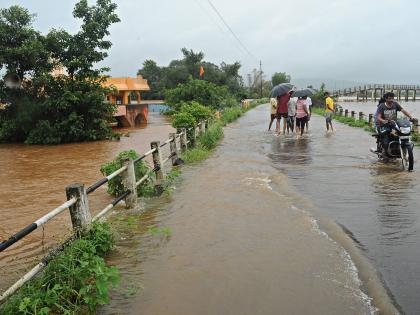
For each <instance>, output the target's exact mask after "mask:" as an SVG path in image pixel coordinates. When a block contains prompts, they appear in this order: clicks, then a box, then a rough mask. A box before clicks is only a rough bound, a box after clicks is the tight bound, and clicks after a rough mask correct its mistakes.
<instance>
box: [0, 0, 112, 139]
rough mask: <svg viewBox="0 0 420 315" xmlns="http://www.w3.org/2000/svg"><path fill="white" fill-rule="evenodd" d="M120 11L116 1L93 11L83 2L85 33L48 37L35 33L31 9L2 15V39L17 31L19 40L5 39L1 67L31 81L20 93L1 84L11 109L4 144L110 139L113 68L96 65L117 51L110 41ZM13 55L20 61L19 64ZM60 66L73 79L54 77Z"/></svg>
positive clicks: (0, 123)
mask: <svg viewBox="0 0 420 315" xmlns="http://www.w3.org/2000/svg"><path fill="white" fill-rule="evenodd" d="M115 9H116V5H115V4H113V3H112V2H111V1H110V0H97V3H96V5H93V6H89V5H88V3H87V1H86V0H81V1H79V2H78V3H77V4H76V6H75V8H74V11H73V15H74V17H75V18H78V19H81V20H82V23H81V27H80V31H79V32H77V33H76V34H74V35H71V34H69V33H68V32H66V31H65V30H52V31H50V32H49V33H48V34H47V35H46V36H43V35H41V34H40V33H39V32H37V31H35V30H34V29H33V27H32V24H31V23H32V20H33V15H31V14H29V12H28V11H27V10H26V9H24V8H21V7H16V6H13V7H11V8H9V9H4V10H1V11H0V36H1V34H5V33H6V32H11V31H13V30H15V34H14V35H13V36H15V38H11V39H7V40H5V39H4V38H3V36H1V37H2V40H3V41H4V42H3V45H2V49H1V50H0V62H1V65H0V67H1V68H6V69H7V71H9V72H16V73H18V75H19V76H21V78H23V79H25V80H24V84H23V88H22V89H19V90H10V89H8V88H6V87H5V85H4V81H3V80H0V93H1V94H0V96H1V97H2V98H4V99H6V100H7V102H8V104H9V105H8V106H7V107H6V109H5V110H1V111H0V141H3V142H5V141H25V142H26V143H43V144H52V143H63V142H74V141H87V140H98V139H104V138H106V137H108V136H109V135H110V133H111V129H110V128H109V127H108V124H107V121H108V120H109V119H111V118H112V113H113V111H114V110H115V107H114V105H111V104H109V103H107V102H105V100H104V93H106V92H107V91H108V90H107V89H105V88H103V87H102V82H103V80H104V79H105V77H104V72H105V71H106V70H107V69H106V68H96V67H95V66H96V64H97V63H98V62H99V61H102V60H103V59H104V58H105V57H106V56H107V50H108V49H109V47H110V46H111V42H109V41H107V40H105V38H106V36H108V35H109V30H108V29H109V26H110V25H111V24H113V23H116V22H118V21H119V19H118V16H117V15H116V14H115V13H114V11H115ZM16 42H17V43H19V45H20V46H16ZM11 51H12V52H13V51H16V55H17V58H18V59H17V61H15V62H14V63H13V59H12V58H11V57H10V52H11ZM58 65H59V66H62V67H63V68H64V69H65V70H66V71H67V73H68V75H62V76H57V77H54V76H52V74H51V70H52V69H53V68H54V66H58Z"/></svg>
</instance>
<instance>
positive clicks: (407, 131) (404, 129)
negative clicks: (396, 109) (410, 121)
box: [400, 127, 411, 134]
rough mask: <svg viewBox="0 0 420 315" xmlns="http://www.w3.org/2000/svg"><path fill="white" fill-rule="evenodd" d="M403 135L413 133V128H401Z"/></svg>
mask: <svg viewBox="0 0 420 315" xmlns="http://www.w3.org/2000/svg"><path fill="white" fill-rule="evenodd" d="M400 130H401V133H404V134H407V133H410V132H411V128H410V127H401V128H400Z"/></svg>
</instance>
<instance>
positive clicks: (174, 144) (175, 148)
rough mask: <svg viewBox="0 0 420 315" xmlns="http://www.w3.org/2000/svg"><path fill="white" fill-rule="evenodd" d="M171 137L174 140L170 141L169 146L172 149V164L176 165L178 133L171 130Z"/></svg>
mask: <svg viewBox="0 0 420 315" xmlns="http://www.w3.org/2000/svg"><path fill="white" fill-rule="evenodd" d="M169 139H172V141H171V142H169V148H170V150H171V160H172V166H174V165H176V160H178V148H177V146H176V133H173V132H171V133H170V134H169Z"/></svg>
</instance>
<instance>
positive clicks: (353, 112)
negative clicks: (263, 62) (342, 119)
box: [351, 110, 356, 119]
mask: <svg viewBox="0 0 420 315" xmlns="http://www.w3.org/2000/svg"><path fill="white" fill-rule="evenodd" d="M355 117H356V112H355V111H354V110H352V111H351V118H352V119H355Z"/></svg>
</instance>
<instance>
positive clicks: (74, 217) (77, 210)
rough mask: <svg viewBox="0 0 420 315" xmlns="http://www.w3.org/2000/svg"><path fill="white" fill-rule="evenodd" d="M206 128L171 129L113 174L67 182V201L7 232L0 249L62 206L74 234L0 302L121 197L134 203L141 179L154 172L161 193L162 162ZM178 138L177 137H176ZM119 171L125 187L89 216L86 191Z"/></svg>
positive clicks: (175, 157) (174, 157)
mask: <svg viewBox="0 0 420 315" xmlns="http://www.w3.org/2000/svg"><path fill="white" fill-rule="evenodd" d="M207 128H208V121H201V122H200V123H199V124H198V125H197V126H195V127H191V128H189V129H185V128H182V129H178V130H177V133H170V134H169V138H168V139H167V140H165V141H164V142H163V143H160V141H153V142H151V143H150V147H151V149H150V150H149V151H147V152H146V153H144V154H143V155H141V156H140V157H138V158H137V159H135V160H133V159H131V158H126V159H124V160H123V166H122V167H121V168H119V169H118V170H116V171H115V172H113V173H112V174H110V175H108V176H106V177H104V178H102V179H100V180H98V181H97V182H95V183H94V184H92V185H91V186H89V187H88V188H85V185H84V184H80V183H76V184H72V185H69V186H67V187H66V196H67V201H66V202H64V203H63V204H62V205H60V206H58V207H57V208H55V209H53V210H52V211H50V212H48V213H47V214H46V215H44V216H42V217H41V218H39V219H38V220H36V221H35V222H33V223H31V224H29V225H28V226H26V227H25V228H23V229H21V230H20V231H19V232H17V233H15V234H14V235H12V236H10V237H9V238H8V239H7V240H5V241H3V242H1V243H0V252H2V251H4V250H6V249H7V248H9V247H10V246H12V245H13V244H15V243H16V242H18V241H19V240H21V239H22V238H24V237H25V236H27V235H29V234H30V233H32V232H33V231H35V230H36V229H37V228H38V227H40V226H42V225H43V224H45V223H46V222H48V221H49V220H51V219H53V218H54V217H56V216H57V215H58V214H60V213H62V212H63V211H64V210H65V209H69V210H70V217H71V222H72V227H73V231H74V234H73V235H72V236H71V237H70V238H69V239H67V240H66V241H65V242H64V243H63V244H61V245H59V246H58V247H57V248H55V249H54V250H52V252H51V253H50V254H49V255H48V256H46V257H44V258H43V259H42V260H41V262H40V263H38V264H37V265H36V266H35V267H34V268H32V269H31V270H30V271H29V272H27V273H26V274H25V275H24V276H23V277H21V278H20V279H19V280H18V281H17V282H16V283H14V284H13V285H12V286H11V287H10V288H9V289H7V290H6V291H5V292H4V293H3V294H2V295H0V303H1V302H3V301H4V300H5V299H6V298H7V297H9V296H10V295H12V294H13V293H14V292H15V291H16V290H18V289H19V288H20V287H22V285H23V284H25V283H26V282H27V281H29V280H30V279H32V278H33V277H34V276H35V275H36V274H37V273H38V272H39V271H41V270H42V269H43V268H44V267H45V266H47V264H48V262H49V261H50V260H51V259H52V258H53V257H55V256H56V255H57V254H58V253H60V252H61V251H62V250H63V249H64V248H65V246H66V245H67V244H68V243H70V242H71V241H73V240H74V239H75V238H76V237H77V236H78V235H80V233H81V232H82V231H83V230H85V229H87V228H88V226H89V225H90V224H91V223H93V222H95V221H99V220H101V219H103V218H104V216H105V215H106V214H107V213H108V212H109V211H110V210H112V209H113V208H114V207H115V206H116V205H117V204H118V203H120V202H121V201H122V200H125V203H126V206H127V208H132V207H135V206H136V205H137V202H138V198H137V187H138V186H140V185H141V184H142V183H144V182H145V181H146V180H147V179H148V178H149V177H150V176H151V175H152V174H153V173H154V174H155V183H154V184H155V190H156V192H157V193H161V192H162V191H163V181H164V177H165V164H166V163H167V162H168V161H171V163H172V166H175V165H178V164H179V157H178V156H179V152H180V151H181V152H185V151H186V150H187V148H188V146H194V145H195V143H196V138H197V135H199V134H203V133H204V132H205V131H206V129H207ZM197 129H198V133H197ZM188 133H190V138H189V139H188V137H187V134H188ZM177 139H179V141H177ZM177 142H178V143H179V145H178V144H177ZM168 144H169V147H170V154H169V156H168V157H167V158H165V159H163V158H162V152H161V149H162V148H163V147H164V146H166V145H168ZM150 155H152V159H153V169H152V170H151V171H150V172H148V173H147V174H145V175H144V176H143V177H142V178H140V179H136V175H135V169H134V166H135V164H136V163H138V162H140V161H141V160H143V159H145V158H146V157H148V156H150ZM118 175H121V176H122V182H123V185H124V188H125V191H124V192H123V193H122V194H121V195H120V196H118V197H117V198H115V199H114V200H113V201H112V202H111V203H110V204H108V205H107V206H106V207H105V208H104V209H102V210H101V211H99V212H98V214H96V215H95V216H94V217H93V218H92V215H91V211H90V208H89V200H88V195H89V194H91V193H93V192H94V191H95V190H96V189H98V188H99V187H101V186H102V185H104V184H105V183H107V182H109V181H110V180H111V179H113V178H115V177H116V176H118Z"/></svg>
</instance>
